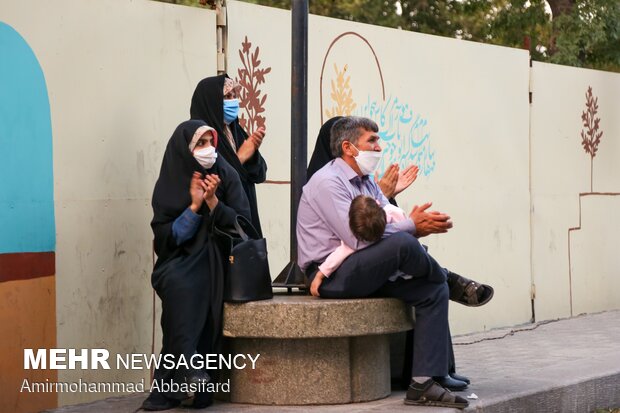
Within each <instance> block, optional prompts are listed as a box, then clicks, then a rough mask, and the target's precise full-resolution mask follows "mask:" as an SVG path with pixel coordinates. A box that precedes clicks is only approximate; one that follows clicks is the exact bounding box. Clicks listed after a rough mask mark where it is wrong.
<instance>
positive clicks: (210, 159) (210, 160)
mask: <svg viewBox="0 0 620 413" xmlns="http://www.w3.org/2000/svg"><path fill="white" fill-rule="evenodd" d="M194 158H196V160H197V161H198V163H199V164H200V165H202V167H203V168H205V169H209V168H211V167H212V166H213V164H214V163H215V160H216V159H217V153H215V147H213V146H207V147H206V148H202V149H198V150H197V151H194Z"/></svg>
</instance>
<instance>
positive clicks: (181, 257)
mask: <svg viewBox="0 0 620 413" xmlns="http://www.w3.org/2000/svg"><path fill="white" fill-rule="evenodd" d="M217 141H218V134H217V132H216V131H215V130H214V129H213V128H211V127H209V126H207V125H206V124H205V123H204V122H202V121H198V120H190V121H186V122H183V123H181V124H180V125H179V126H178V127H177V129H176V130H175V131H174V134H173V135H172V137H171V138H170V141H169V142H168V146H167V147H166V152H165V154H164V160H163V162H162V165H161V171H160V173H159V178H158V180H157V183H156V184H155V190H154V192H153V202H152V205H153V213H154V217H153V221H152V222H151V227H152V229H153V233H154V234H155V252H156V253H157V257H158V258H157V263H156V264H155V269H154V271H153V275H152V279H151V282H152V284H153V288H154V289H155V291H156V292H157V294H158V295H159V297H160V298H161V301H162V315H161V327H162V331H163V346H162V350H161V355H162V357H163V358H165V356H166V355H169V357H170V358H171V359H172V360H174V366H175V367H176V368H168V369H165V368H164V367H163V366H160V368H158V369H157V370H156V371H155V381H156V387H154V388H152V390H151V394H150V395H149V397H148V398H147V399H146V400H145V401H144V403H143V404H142V408H143V409H144V410H165V409H170V408H172V407H175V406H177V405H178V404H180V402H181V400H184V399H187V398H188V397H189V396H190V395H189V394H188V393H187V391H176V392H175V391H171V389H173V387H172V386H171V384H172V383H174V384H176V385H179V386H180V385H182V384H185V386H184V388H186V389H187V388H190V386H189V385H190V384H191V385H192V387H193V388H194V389H198V391H197V392H196V393H195V395H194V400H193V406H194V407H196V408H202V407H206V406H208V405H209V404H211V403H212V394H211V393H209V392H200V391H199V390H200V389H204V388H206V387H207V386H206V385H207V383H208V382H209V381H210V380H211V379H212V378H211V377H210V375H209V374H208V373H207V371H205V370H204V369H201V368H191V366H190V367H189V368H185V367H184V366H181V367H179V363H178V361H179V360H181V359H185V360H187V361H189V360H190V359H191V357H192V356H193V355H194V354H199V355H204V354H212V353H219V346H220V339H221V330H222V293H223V272H222V257H221V254H220V252H219V249H218V248H217V246H216V245H215V242H214V241H213V240H212V238H211V237H210V231H211V227H212V225H214V224H215V225H217V226H218V227H219V228H221V229H228V228H230V229H232V228H234V226H233V221H234V219H235V217H236V216H237V214H239V215H243V216H245V217H246V218H249V216H250V208H249V205H248V200H247V197H246V195H245V192H244V190H243V187H242V185H241V181H240V180H239V176H238V174H237V172H235V170H234V169H233V168H232V167H231V166H230V165H229V164H228V163H227V162H226V161H225V160H224V159H222V158H221V157H218V154H217V151H216V150H215V147H216V145H217ZM194 365H196V364H194ZM167 367H169V366H167ZM210 372H211V371H210ZM211 373H212V372H211ZM154 383H155V382H154ZM180 388H182V387H180Z"/></svg>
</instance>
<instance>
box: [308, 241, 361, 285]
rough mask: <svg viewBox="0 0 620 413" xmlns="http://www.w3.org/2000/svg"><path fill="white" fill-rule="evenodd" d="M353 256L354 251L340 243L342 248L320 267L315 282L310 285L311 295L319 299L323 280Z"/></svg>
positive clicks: (329, 256) (337, 249)
mask: <svg viewBox="0 0 620 413" xmlns="http://www.w3.org/2000/svg"><path fill="white" fill-rule="evenodd" d="M351 254H353V249H352V248H349V247H348V246H347V245H346V244H345V243H344V242H342V241H340V246H339V247H338V248H336V249H335V250H334V252H332V253H331V254H329V255H328V256H327V258H326V259H325V262H323V264H321V265H319V271H317V273H316V275H315V276H314V280H312V284H310V294H312V295H313V296H314V297H319V296H320V294H319V287H320V286H321V284H322V283H323V280H324V279H325V278H326V277H329V276H330V275H331V273H333V272H334V271H336V269H337V268H338V267H339V266H340V264H342V261H344V260H345V259H346V258H347V257H348V256H349V255H351Z"/></svg>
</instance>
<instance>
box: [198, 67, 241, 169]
mask: <svg viewBox="0 0 620 413" xmlns="http://www.w3.org/2000/svg"><path fill="white" fill-rule="evenodd" d="M227 82H228V88H229V89H230V90H232V89H233V87H234V82H233V81H232V79H230V78H229V77H228V75H219V76H212V77H207V78H205V79H202V80H201V81H200V82H199V83H198V85H197V86H196V90H194V95H193V96H192V104H191V106H190V109H189V112H190V116H191V118H192V119H200V120H203V121H205V122H206V123H207V124H208V125H210V126H212V127H213V128H215V130H216V131H217V134H218V136H219V137H220V139H218V144H217V150H218V152H219V153H220V154H221V155H222V156H223V157H224V159H226V161H228V163H229V164H231V165H232V167H233V168H235V170H237V172H238V173H239V175H240V176H241V179H242V180H243V179H244V178H247V176H246V171H245V169H244V168H243V165H242V164H241V162H239V158H238V157H237V153H236V151H235V148H233V146H232V145H231V144H230V142H229V141H228V139H226V136H227V134H226V126H225V124H224V107H223V103H224V84H225V83H227ZM235 123H238V120H235V121H234V122H233V123H232V124H231V125H230V129H231V130H232V131H233V132H236V130H235V128H234V126H235V125H234V124H235ZM238 130H239V131H240V132H241V133H242V134H243V136H242V137H241V139H240V140H241V141H244V140H245V139H246V138H247V134H246V133H245V131H243V130H242V129H241V128H238Z"/></svg>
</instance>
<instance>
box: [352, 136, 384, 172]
mask: <svg viewBox="0 0 620 413" xmlns="http://www.w3.org/2000/svg"><path fill="white" fill-rule="evenodd" d="M351 146H353V147H354V148H355V149H357V148H356V147H355V145H353V144H351ZM382 156H383V153H381V152H377V151H360V150H359V149H357V156H354V158H355V162H357V166H359V168H360V171H362V174H364V175H370V174H372V173H374V172H375V169H377V165H379V162H381V157H382Z"/></svg>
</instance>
